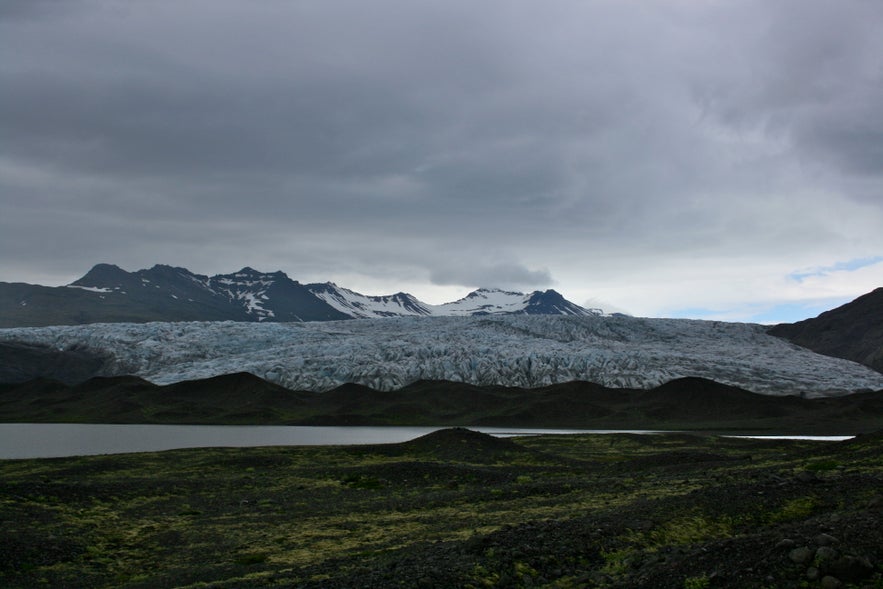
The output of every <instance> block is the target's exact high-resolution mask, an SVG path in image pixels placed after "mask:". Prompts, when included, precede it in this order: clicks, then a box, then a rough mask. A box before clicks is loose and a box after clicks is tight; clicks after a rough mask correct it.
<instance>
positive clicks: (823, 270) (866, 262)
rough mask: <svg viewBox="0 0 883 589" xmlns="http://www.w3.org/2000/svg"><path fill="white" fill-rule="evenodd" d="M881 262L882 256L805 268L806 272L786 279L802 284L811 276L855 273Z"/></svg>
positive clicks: (799, 272) (793, 273) (794, 274)
mask: <svg viewBox="0 0 883 589" xmlns="http://www.w3.org/2000/svg"><path fill="white" fill-rule="evenodd" d="M880 262H883V256H872V257H869V258H855V259H852V260H849V261H847V262H837V263H836V264H833V265H831V266H819V267H817V268H807V269H806V270H798V271H797V272H792V273H791V274H789V275H788V278H790V279H791V280H794V281H796V282H803V281H804V280H806V279H807V278H811V277H813V276H827V275H829V274H833V273H834V272H855V271H856V270H859V269H861V268H866V267H868V266H873V265H874V264H879V263H880Z"/></svg>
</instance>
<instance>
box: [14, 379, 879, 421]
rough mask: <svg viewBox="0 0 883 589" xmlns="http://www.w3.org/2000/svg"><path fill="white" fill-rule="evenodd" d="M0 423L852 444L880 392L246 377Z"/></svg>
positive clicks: (86, 398) (77, 397)
mask: <svg viewBox="0 0 883 589" xmlns="http://www.w3.org/2000/svg"><path fill="white" fill-rule="evenodd" d="M0 422H83V423H182V424H186V423H192V424H200V423H204V424H209V423H213V424H262V425H283V424H288V425H374V426H407V425H413V426H486V427H493V426H496V427H526V428H572V429H661V430H715V431H723V430H730V431H753V432H763V431H767V432H770V433H789V432H790V433H802V434H812V433H817V434H855V433H857V432H869V431H875V430H879V429H883V391H877V392H866V393H858V394H853V395H847V396H843V397H834V398H822V399H804V398H801V397H797V396H790V397H774V396H769V395H759V394H755V393H752V392H749V391H745V390H742V389H739V388H736V387H732V386H728V385H724V384H720V383H717V382H714V381H709V380H704V379H698V378H685V379H678V380H675V381H672V382H669V383H666V384H664V385H662V386H660V387H657V388H655V389H651V390H639V389H608V388H605V387H602V386H599V385H597V384H594V383H589V382H569V383H563V384H558V385H551V386H547V387H544V388H541V389H518V388H508V387H494V386H490V387H479V386H474V385H468V384H463V383H452V382H445V381H420V382H416V383H414V384H411V385H408V386H407V387H404V388H402V389H399V390H396V391H375V390H373V389H371V388H368V387H364V386H360V385H344V386H341V387H339V388H337V389H335V390H333V391H330V392H328V393H311V392H304V391H290V390H288V389H284V388H282V387H280V386H278V385H275V384H272V383H269V382H266V381H264V380H262V379H260V378H258V377H256V376H254V375H251V374H247V373H238V374H229V375H224V376H219V377H214V378H210V379H204V380H193V381H185V382H179V383H175V384H171V385H167V386H158V385H155V384H152V383H150V382H147V381H145V380H142V379H139V378H135V377H113V378H92V379H90V380H88V381H85V382H83V383H80V384H78V385H73V386H72V385H67V384H64V383H62V382H58V381H53V380H47V379H38V380H33V381H29V382H27V383H18V384H6V385H0Z"/></svg>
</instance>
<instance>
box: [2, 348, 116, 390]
mask: <svg viewBox="0 0 883 589" xmlns="http://www.w3.org/2000/svg"><path fill="white" fill-rule="evenodd" d="M106 360H107V359H106V358H104V357H103V356H101V355H99V354H96V353H94V352H91V351H89V350H85V349H81V350H76V349H75V350H57V349H55V348H51V347H49V346H39V345H35V344H29V343H23V342H11V341H8V342H0V382H6V383H19V382H27V381H29V380H33V379H35V378H46V379H51V380H58V381H61V382H66V383H75V382H80V381H83V380H86V379H88V378H89V377H91V376H92V375H94V374H96V373H97V372H99V371H100V370H101V368H102V367H103V366H104V363H105V362H106Z"/></svg>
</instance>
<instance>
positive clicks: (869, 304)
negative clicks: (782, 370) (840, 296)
mask: <svg viewBox="0 0 883 589" xmlns="http://www.w3.org/2000/svg"><path fill="white" fill-rule="evenodd" d="M769 333H770V334H772V335H775V336H778V337H781V338H785V339H787V340H790V341H792V342H794V343H795V344H797V345H800V346H803V347H805V348H809V349H810V350H812V351H814V352H818V353H820V354H825V355H827V356H834V357H836V358H845V359H847V360H853V361H855V362H859V363H861V364H864V365H865V366H869V367H871V368H873V369H874V370H876V371H878V372H883V288H878V289H875V290H874V291H872V292H869V293H868V294H866V295H862V296H860V297H859V298H857V299H856V300H854V301H852V302H851V303H847V304H845V305H843V306H841V307H837V308H836V309H832V310H831V311H826V312H824V313H822V314H821V315H819V316H818V317H816V318H815V319H806V320H804V321H798V322H797V323H783V324H780V325H776V326H774V327H772V328H770V331H769Z"/></svg>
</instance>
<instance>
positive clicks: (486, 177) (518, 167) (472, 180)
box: [0, 0, 883, 321]
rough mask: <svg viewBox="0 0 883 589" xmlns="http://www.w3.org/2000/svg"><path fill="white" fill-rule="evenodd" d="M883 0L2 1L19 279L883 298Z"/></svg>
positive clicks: (794, 301)
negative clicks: (108, 272) (279, 275)
mask: <svg viewBox="0 0 883 589" xmlns="http://www.w3.org/2000/svg"><path fill="white" fill-rule="evenodd" d="M881 30H883V2H880V1H879V0H840V1H838V2H830V1H828V0H790V1H784V0H783V1H770V0H754V1H752V0H732V1H726V0H720V1H707V2H696V1H692V0H689V1H688V0H678V1H676V0H671V1H665V0H659V1H655V2H651V1H646V2H638V1H635V2H629V1H621V0H617V1H613V0H610V1H590V2H586V1H558V2H554V3H545V2H533V1H517V0H507V1H486V2H467V1H465V0H463V1H461V0H444V1H438V2H435V1H425V2H423V1H416V2H415V1H414V0H401V1H385V0H376V1H372V2H364V1H361V0H348V1H339V0H329V1H322V2H307V1H290V2H288V1H281V0H266V1H262V2H251V1H245V0H243V1H232V0H175V1H159V0H158V1H150V2H147V1H145V2H129V1H109V0H64V1H63V2H60V1H54V0H21V1H16V0H4V2H3V3H2V4H0V137H2V140H0V206H2V214H0V280H3V281H7V282H36V283H42V284H63V283H67V282H70V281H72V280H74V279H75V278H77V277H78V276H80V275H82V274H84V273H85V272H86V271H87V270H88V269H89V268H90V267H91V266H92V265H93V264H94V263H98V262H110V263H116V264H118V265H120V266H122V267H124V268H126V269H128V270H136V269H139V268H145V267H150V266H152V265H153V264H155V263H168V264H174V265H180V266H185V267H187V268H189V269H191V270H193V271H195V272H199V273H203V274H213V273H220V272H231V271H234V270H237V269H239V268H241V267H242V266H246V265H249V266H253V267H255V268H258V269H261V270H267V271H271V270H277V269H281V270H284V271H285V272H287V273H288V274H289V275H290V276H292V277H293V278H295V279H297V280H300V281H301V282H310V281H325V280H333V281H335V282H338V283H339V284H341V285H343V286H346V287H348V288H352V289H355V290H359V291H361V292H364V293H366V294H389V293H392V292H395V291H400V290H405V291H409V292H412V293H413V294H415V295H417V296H418V298H421V299H423V300H425V301H427V302H431V303H438V302H443V301H445V300H452V299H454V298H459V297H460V296H463V295H464V294H466V293H467V292H468V291H469V290H471V289H472V288H474V287H478V286H500V287H507V288H518V289H522V290H533V289H536V288H555V289H556V290H558V291H560V292H561V293H562V294H564V295H565V296H566V297H567V298H569V299H570V300H573V301H574V302H577V303H579V304H595V303H597V302H598V301H601V302H605V303H607V304H612V305H614V306H616V307H618V308H620V309H624V310H626V311H628V312H631V313H633V314H637V315H650V316H690V317H708V318H721V319H732V320H759V321H778V320H791V319H798V318H803V317H807V316H812V315H815V314H817V313H818V312H819V311H821V310H823V309H826V308H830V307H832V306H836V305H837V304H841V303H843V302H846V301H848V300H851V299H852V298H855V297H856V296H858V295H860V294H862V293H865V292H868V291H870V290H872V289H873V288H875V287H877V286H883V35H881V34H880V31H881Z"/></svg>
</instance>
